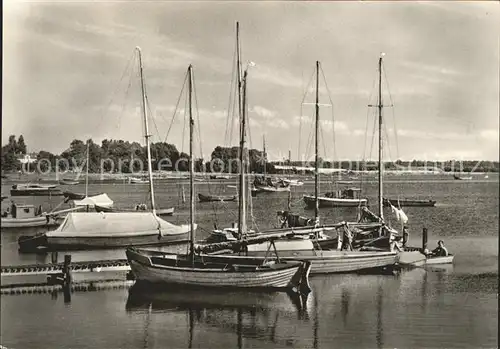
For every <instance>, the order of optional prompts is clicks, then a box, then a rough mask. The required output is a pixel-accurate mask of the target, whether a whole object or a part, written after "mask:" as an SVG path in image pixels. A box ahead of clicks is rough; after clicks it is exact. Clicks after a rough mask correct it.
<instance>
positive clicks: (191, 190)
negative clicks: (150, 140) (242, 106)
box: [188, 64, 194, 261]
mask: <svg viewBox="0 0 500 349" xmlns="http://www.w3.org/2000/svg"><path fill="white" fill-rule="evenodd" d="M188 74H189V80H188V87H189V88H188V98H189V102H188V106H189V107H188V108H189V222H190V225H191V226H190V229H191V232H190V233H191V234H190V237H191V241H190V253H191V257H192V258H194V161H193V128H194V120H193V110H192V107H191V104H192V99H193V66H192V65H191V64H190V65H189V68H188ZM193 261H194V259H193Z"/></svg>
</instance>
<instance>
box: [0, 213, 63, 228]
mask: <svg viewBox="0 0 500 349" xmlns="http://www.w3.org/2000/svg"><path fill="white" fill-rule="evenodd" d="M1 222H2V228H30V227H53V226H57V225H59V224H60V221H59V222H58V221H57V220H55V219H52V218H50V217H49V219H47V217H45V216H39V217H33V218H2V221H1Z"/></svg>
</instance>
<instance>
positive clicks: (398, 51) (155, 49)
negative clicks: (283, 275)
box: [2, 0, 500, 160]
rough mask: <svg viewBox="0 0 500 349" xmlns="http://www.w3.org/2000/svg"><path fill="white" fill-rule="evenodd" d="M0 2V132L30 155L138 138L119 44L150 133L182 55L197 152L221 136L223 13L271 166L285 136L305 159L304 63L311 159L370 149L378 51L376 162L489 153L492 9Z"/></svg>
mask: <svg viewBox="0 0 500 349" xmlns="http://www.w3.org/2000/svg"><path fill="white" fill-rule="evenodd" d="M3 10H4V27H3V30H4V37H3V55H4V60H3V74H2V75H3V105H2V108H3V110H2V112H3V113H2V115H3V119H2V137H3V142H4V143H5V141H6V137H8V135H10V134H16V135H19V134H23V135H24V137H25V139H26V143H27V144H28V147H29V148H30V150H31V151H38V150H41V149H45V150H49V151H52V152H57V153H58V152H60V151H62V150H64V149H65V148H67V146H68V144H69V142H70V141H71V140H72V139H75V138H77V139H86V138H93V139H94V140H95V141H98V142H100V141H101V140H102V139H104V138H114V139H120V138H121V139H127V140H137V141H141V139H142V137H141V136H142V124H141V119H140V116H139V115H138V114H137V106H138V103H140V96H139V92H138V89H137V86H138V84H137V75H136V72H137V69H135V70H134V71H132V70H131V66H132V64H133V61H131V58H132V57H133V54H134V48H135V46H140V47H141V48H142V52H143V62H144V69H145V75H146V80H147V91H148V98H149V102H150V105H151V110H152V116H153V117H154V123H151V124H152V126H151V128H152V133H153V136H154V140H155V141H158V140H164V139H165V137H166V136H167V130H168V128H169V125H170V123H171V120H172V115H173V110H175V105H176V103H177V99H178V97H179V93H180V90H181V87H182V84H183V80H184V75H185V71H186V69H187V66H188V65H189V64H190V63H191V64H193V65H194V70H195V79H196V94H197V100H198V111H199V115H200V123H201V127H200V129H201V138H202V142H201V145H202V151H203V155H204V156H205V157H207V156H209V154H210V152H211V150H212V149H213V147H214V146H216V145H219V144H220V145H227V144H228V143H229V141H228V140H227V137H225V134H226V133H227V132H226V125H227V122H226V117H227V109H228V105H229V104H228V103H229V99H230V82H231V76H232V66H233V57H234V47H235V23H236V21H239V22H240V37H241V42H242V55H243V61H253V62H255V63H256V66H255V67H252V68H251V70H250V71H249V85H248V104H249V109H250V112H249V118H250V125H251V132H250V133H251V139H252V144H251V145H252V146H253V147H259V148H260V147H261V144H262V136H263V135H264V134H265V136H266V143H267V148H268V149H267V150H268V152H269V154H270V155H269V156H270V157H271V159H276V158H280V157H283V156H287V154H288V150H289V149H290V150H291V151H292V157H293V158H297V157H298V155H297V154H298V153H299V143H300V148H301V149H300V153H301V155H302V156H303V155H304V153H307V155H310V153H311V152H310V151H307V152H306V148H307V143H308V138H309V134H310V131H311V120H312V117H313V113H314V108H313V107H312V106H311V105H307V104H306V105H304V106H302V107H301V103H302V101H303V99H304V98H305V99H304V100H305V102H313V101H314V95H313V94H312V93H308V92H311V91H310V89H308V88H307V86H308V83H309V81H310V78H311V76H312V74H313V73H314V68H315V61H316V60H319V61H320V62H321V65H322V69H323V72H324V76H325V79H326V83H327V85H328V90H329V92H330V93H329V94H328V93H327V89H326V88H325V83H324V81H321V86H322V88H321V95H320V99H321V102H322V103H324V104H330V98H331V100H332V102H333V107H329V106H327V105H326V106H322V107H321V110H320V113H321V118H322V120H323V124H322V126H323V127H322V133H323V139H322V143H323V145H322V146H321V148H322V152H323V153H325V152H326V154H322V155H323V156H325V157H327V158H331V157H332V156H333V155H334V153H335V154H336V156H337V158H342V159H362V158H363V157H364V158H368V157H369V154H370V153H372V157H373V156H375V154H376V148H375V144H374V145H373V147H372V146H371V145H370V144H371V138H372V134H373V121H374V119H373V117H374V114H373V110H370V108H368V107H367V105H368V104H370V103H374V102H375V100H374V99H373V98H374V96H375V93H376V90H375V88H376V85H375V81H376V79H377V61H378V58H379V56H380V53H381V52H384V53H385V54H386V55H385V57H384V67H385V74H384V75H385V76H386V77H387V81H388V83H384V99H385V100H386V101H387V104H393V105H394V106H393V107H391V108H387V109H386V110H385V114H384V115H385V119H386V121H387V122H386V136H385V137H386V139H387V142H388V143H387V145H386V146H387V147H388V150H389V151H387V152H386V158H387V159H391V160H396V158H397V157H399V158H401V159H407V160H411V159H422V160H425V159H427V160H444V159H451V158H455V159H484V160H486V159H490V160H494V159H498V156H499V153H498V138H499V136H498V129H499V33H500V28H499V27H500V11H499V10H500V9H499V6H498V3H496V2H488V3H487V2H479V3H472V2H430V1H426V2H421V3H418V2H402V3H397V2H321V3H313V2H307V3H306V2H284V1H282V2H231V3H223V2H182V3H181V2H152V1H151V2H147V1H142V2H125V1H109V2H106V1H88V2H78V3H77V2H64V3H63V2H58V1H50V2H49V1H47V2H41V1H30V2H22V1H14V0H9V1H6V2H4V9H3ZM134 72H135V73H134ZM180 105H181V107H180V108H182V107H183V106H184V102H181V103H180ZM332 111H333V115H332ZM301 119H302V123H301V122H300V120H301ZM332 124H333V126H334V127H332ZM367 124H368V127H367ZM183 125H184V122H183V114H182V113H180V114H179V115H178V116H177V117H176V119H175V122H174V124H173V126H172V129H171V131H170V133H168V139H167V142H170V143H174V144H176V145H177V147H178V148H179V149H183V150H187V146H186V145H187V141H186V142H185V144H184V145H182V140H183V138H184V139H185V138H186V137H183V134H185V133H184V132H183V129H184V128H183ZM300 125H302V126H301V133H302V134H301V135H299V128H300V127H299V126H300ZM333 131H334V132H333ZM235 133H236V132H235ZM334 136H335V142H334V141H333V139H334ZM299 140H300V142H299ZM232 141H233V144H234V142H235V137H234V136H233V139H232ZM333 144H335V147H334V146H333ZM334 150H335V151H334Z"/></svg>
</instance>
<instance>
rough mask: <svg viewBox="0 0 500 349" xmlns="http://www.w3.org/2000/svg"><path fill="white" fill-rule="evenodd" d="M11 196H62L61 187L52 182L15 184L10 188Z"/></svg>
mask: <svg viewBox="0 0 500 349" xmlns="http://www.w3.org/2000/svg"><path fill="white" fill-rule="evenodd" d="M10 195H11V196H60V195H63V192H62V191H61V189H59V188H57V186H56V185H50V184H31V183H27V184H14V185H13V186H12V188H11V189H10Z"/></svg>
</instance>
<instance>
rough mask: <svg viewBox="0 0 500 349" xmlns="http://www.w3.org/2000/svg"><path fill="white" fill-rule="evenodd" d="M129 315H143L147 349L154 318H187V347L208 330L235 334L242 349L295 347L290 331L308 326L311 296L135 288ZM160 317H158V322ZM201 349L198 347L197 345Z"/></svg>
mask: <svg viewBox="0 0 500 349" xmlns="http://www.w3.org/2000/svg"><path fill="white" fill-rule="evenodd" d="M125 309H126V311H127V312H128V313H145V314H146V318H145V320H144V324H145V326H144V327H145V328H144V338H145V340H144V348H149V347H150V346H149V341H148V338H150V336H151V335H154V334H155V333H156V332H155V330H154V326H155V325H154V324H152V320H151V316H152V314H156V316H157V317H156V320H157V321H159V322H160V323H161V322H163V321H165V319H166V318H168V317H170V316H171V317H177V316H178V315H179V314H180V315H183V316H184V317H185V318H186V323H187V324H188V326H187V329H186V330H187V336H186V337H187V347H189V348H191V347H193V346H197V344H195V343H193V341H194V340H195V338H196V337H199V335H200V334H206V333H207V329H210V328H216V329H217V330H219V331H222V332H223V333H226V334H227V333H228V332H229V333H234V334H235V336H236V338H235V339H236V340H235V343H234V344H233V345H235V344H236V345H237V347H238V348H244V347H245V339H251V340H259V341H263V342H264V343H274V344H276V345H278V346H286V347H290V346H294V345H296V342H297V340H296V339H295V338H293V335H292V336H289V335H286V334H285V333H286V332H289V329H290V328H292V327H301V325H302V324H305V323H308V319H309V317H308V316H307V315H306V314H307V296H305V297H304V296H299V295H296V294H287V293H282V292H277V293H261V292H239V291H220V290H199V289H185V288H170V289H166V288H154V287H146V286H145V285H143V284H135V285H134V286H133V287H132V288H131V289H130V290H129V294H128V298H127V302H126V306H125ZM158 315H160V317H158ZM198 346H199V345H198Z"/></svg>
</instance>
